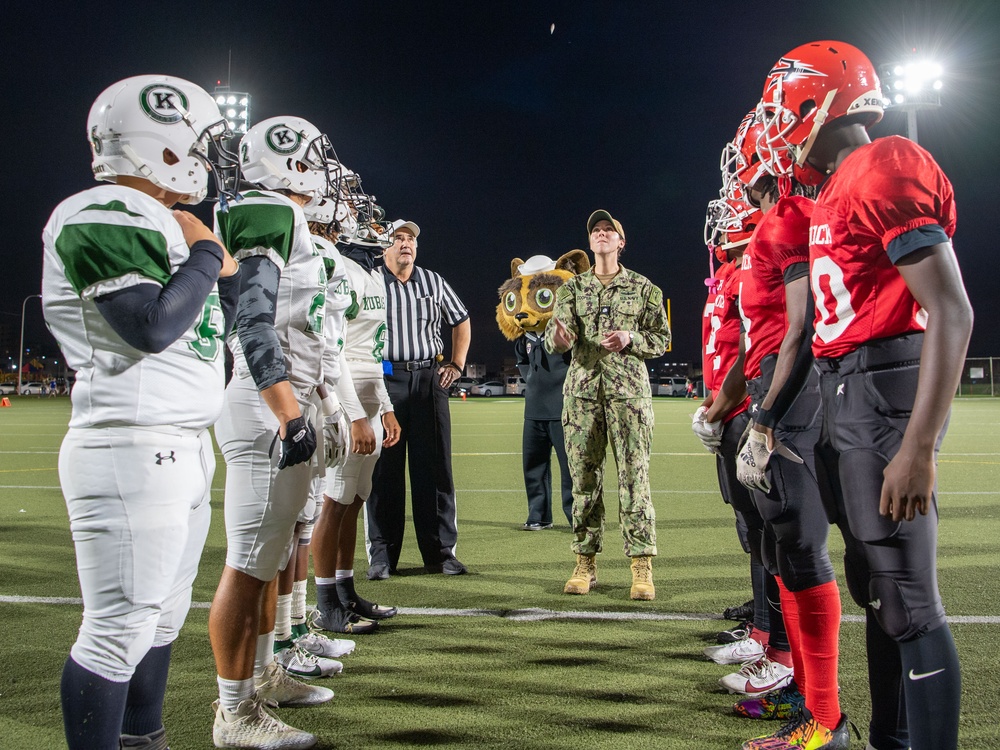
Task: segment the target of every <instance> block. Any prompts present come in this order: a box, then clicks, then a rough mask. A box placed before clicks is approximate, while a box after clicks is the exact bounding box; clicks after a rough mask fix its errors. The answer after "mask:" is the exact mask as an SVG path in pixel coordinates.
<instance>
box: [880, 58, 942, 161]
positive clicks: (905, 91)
mask: <svg viewBox="0 0 1000 750" xmlns="http://www.w3.org/2000/svg"><path fill="white" fill-rule="evenodd" d="M941 72H942V71H941V65H940V64H938V63H936V62H932V61H930V60H918V59H915V58H911V59H908V60H906V61H903V62H898V63H889V64H888V65H881V66H879V77H880V78H881V79H882V95H883V97H884V98H885V102H886V105H885V108H886V109H902V110H904V111H905V112H906V137H907V138H909V139H910V140H911V141H913V142H914V143H917V110H918V109H932V108H937V107H940V106H941V88H942V86H943V83H942V81H941Z"/></svg>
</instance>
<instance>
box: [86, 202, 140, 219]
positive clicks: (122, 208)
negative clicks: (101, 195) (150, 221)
mask: <svg viewBox="0 0 1000 750" xmlns="http://www.w3.org/2000/svg"><path fill="white" fill-rule="evenodd" d="M83 210H84V211H118V212H120V213H123V214H127V215H128V216H142V214H137V213H136V212H135V211H129V210H128V206H126V205H125V204H124V203H123V202H122V201H108V202H107V203H101V204H97V203H91V204H90V205H89V206H85V207H84V208H83Z"/></svg>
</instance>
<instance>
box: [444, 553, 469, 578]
mask: <svg viewBox="0 0 1000 750" xmlns="http://www.w3.org/2000/svg"><path fill="white" fill-rule="evenodd" d="M441 572H442V573H444V574H445V575H446V576H460V575H463V574H465V573H468V572H469V569H468V568H466V567H465V566H464V565H462V563H460V562H459V561H458V559H457V558H454V557H449V558H448V559H447V560H445V561H444V562H443V563H441Z"/></svg>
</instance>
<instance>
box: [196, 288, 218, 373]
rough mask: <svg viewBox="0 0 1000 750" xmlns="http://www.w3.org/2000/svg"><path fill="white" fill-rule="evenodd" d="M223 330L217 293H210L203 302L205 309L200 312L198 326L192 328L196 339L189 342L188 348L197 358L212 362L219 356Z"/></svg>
mask: <svg viewBox="0 0 1000 750" xmlns="http://www.w3.org/2000/svg"><path fill="white" fill-rule="evenodd" d="M224 329H225V326H224V318H223V315H222V305H221V304H219V293H218V292H212V293H211V294H209V295H208V298H207V299H206V300H205V307H204V309H203V310H202V311H201V319H200V320H199V321H198V325H196V326H195V327H194V334H195V336H196V337H197V338H196V339H195V340H194V341H189V342H188V346H190V347H191V351H193V352H194V353H195V354H197V355H198V357H199V358H201V359H203V360H205V361H206V362H213V361H215V358H216V357H218V356H219V349H220V344H221V342H222V334H223V332H224Z"/></svg>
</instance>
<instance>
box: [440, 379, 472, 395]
mask: <svg viewBox="0 0 1000 750" xmlns="http://www.w3.org/2000/svg"><path fill="white" fill-rule="evenodd" d="M478 383H479V381H478V380H476V379H475V378H459V379H458V380H456V381H454V382H453V383H452V384H451V388H449V389H448V395H449V396H461V395H462V394H463V393H468V392H469V391H471V390H472V386H474V385H477V384H478Z"/></svg>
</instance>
